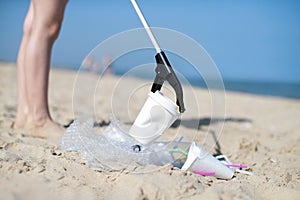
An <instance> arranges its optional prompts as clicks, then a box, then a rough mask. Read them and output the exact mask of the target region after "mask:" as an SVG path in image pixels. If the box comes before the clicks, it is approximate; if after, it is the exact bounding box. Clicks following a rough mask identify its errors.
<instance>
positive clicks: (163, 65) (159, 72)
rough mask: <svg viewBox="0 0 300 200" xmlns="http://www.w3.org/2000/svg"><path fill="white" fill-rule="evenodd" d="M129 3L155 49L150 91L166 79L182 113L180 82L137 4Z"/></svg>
mask: <svg viewBox="0 0 300 200" xmlns="http://www.w3.org/2000/svg"><path fill="white" fill-rule="evenodd" d="M131 3H132V5H133V7H134V9H135V11H136V13H137V15H138V17H139V19H140V20H141V22H142V24H143V26H144V29H145V30H146V32H147V34H148V36H149V38H150V40H151V42H152V44H153V46H154V48H155V50H156V55H155V60H156V64H157V66H156V69H155V72H156V76H155V79H154V83H153V84H152V88H151V92H153V93H155V92H156V91H157V90H159V91H160V90H161V87H162V85H163V83H164V81H168V83H169V84H170V85H171V86H172V88H173V89H174V90H175V93H176V98H177V100H176V104H177V105H178V107H179V112H180V113H183V112H184V111H185V108H184V103H183V91H182V87H181V84H180V82H179V80H178V78H177V76H176V74H175V72H174V70H173V69H172V67H171V64H170V62H169V60H168V58H167V56H166V55H165V53H164V52H163V51H162V50H161V48H160V47H159V45H158V42H157V41H156V39H155V37H154V35H153V33H152V31H151V29H150V27H149V25H148V23H147V21H146V19H145V18H144V16H143V13H142V12H141V10H140V8H139V6H138V4H137V3H136V1H135V0H131Z"/></svg>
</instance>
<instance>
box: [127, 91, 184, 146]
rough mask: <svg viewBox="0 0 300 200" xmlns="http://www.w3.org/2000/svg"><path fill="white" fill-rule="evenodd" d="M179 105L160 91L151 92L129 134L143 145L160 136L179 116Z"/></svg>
mask: <svg viewBox="0 0 300 200" xmlns="http://www.w3.org/2000/svg"><path fill="white" fill-rule="evenodd" d="M179 115H180V114H179V112H178V106H177V105H176V104H175V103H174V102H173V101H172V100H170V99H169V98H168V97H166V96H164V95H163V93H161V92H160V91H156V92H155V93H153V92H150V93H149V94H148V99H147V101H146V102H145V104H144V106H143V107H142V109H141V111H140V113H139V114H138V116H137V118H136V120H135V122H134V124H133V126H132V127H131V128H130V130H129V134H130V135H131V136H132V137H134V138H135V139H136V140H137V141H138V142H140V143H141V144H143V145H149V144H150V143H152V142H153V141H155V140H156V139H157V138H158V137H160V136H161V135H162V134H163V133H164V132H165V131H166V130H167V129H168V128H169V127H170V126H171V125H172V123H173V122H174V121H175V120H176V119H178V117H179Z"/></svg>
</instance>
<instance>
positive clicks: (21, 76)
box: [14, 3, 33, 129]
mask: <svg viewBox="0 0 300 200" xmlns="http://www.w3.org/2000/svg"><path fill="white" fill-rule="evenodd" d="M32 20H33V6H32V3H30V6H29V10H28V12H27V15H26V18H25V20H24V25H23V37H22V41H21V44H20V49H19V54H18V59H17V73H18V75H17V76H18V110H17V116H16V120H15V123H14V128H17V129H23V128H24V126H25V124H26V121H27V115H28V101H27V95H26V82H25V70H24V55H25V50H26V46H27V44H28V40H29V38H30V34H31V27H32Z"/></svg>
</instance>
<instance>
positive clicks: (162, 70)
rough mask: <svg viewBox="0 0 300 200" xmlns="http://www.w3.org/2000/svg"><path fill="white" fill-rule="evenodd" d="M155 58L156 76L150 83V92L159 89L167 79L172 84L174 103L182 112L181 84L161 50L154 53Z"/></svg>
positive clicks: (183, 109)
mask: <svg viewBox="0 0 300 200" xmlns="http://www.w3.org/2000/svg"><path fill="white" fill-rule="evenodd" d="M155 60H156V63H157V66H156V69H155V72H156V76H155V79H154V83H153V84H152V88H151V92H153V93H154V92H156V91H157V90H160V89H161V87H162V85H163V83H164V81H168V83H169V84H170V85H171V86H172V88H173V89H174V90H175V93H176V98H177V101H176V104H177V105H178V107H179V112H180V113H183V112H184V111H185V108H184V103H183V91H182V87H181V84H180V82H179V80H178V78H177V76H176V74H175V72H174V70H173V69H172V67H171V64H170V62H169V60H168V58H167V56H166V55H165V53H164V52H163V51H161V52H159V53H157V54H156V55H155Z"/></svg>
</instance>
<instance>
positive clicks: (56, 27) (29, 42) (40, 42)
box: [15, 0, 67, 139]
mask: <svg viewBox="0 0 300 200" xmlns="http://www.w3.org/2000/svg"><path fill="white" fill-rule="evenodd" d="M66 4H67V0H51V1H48V0H32V2H31V6H30V9H29V12H28V15H27V17H26V20H25V23H24V36H23V39H22V43H21V47H20V53H19V57H18V81H19V84H18V113H17V118H16V123H15V127H19V128H22V129H24V130H25V131H26V134H29V135H31V136H35V137H42V138H51V139H55V138H59V137H60V136H61V132H62V131H63V129H62V127H61V126H59V125H58V124H57V123H55V122H54V121H53V120H52V119H51V116H50V113H49V108H48V79H49V70H50V58H51V50H52V46H53V43H54V42H55V40H56V38H57V37H58V34H59V31H60V27H61V24H62V20H63V16H64V10H65V6H66ZM31 16H32V17H31ZM27 19H28V21H27ZM27 22H28V24H27V25H29V26H26V23H27ZM25 27H27V28H28V29H25ZM25 31H27V33H28V34H25ZM22 82H23V84H22Z"/></svg>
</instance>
